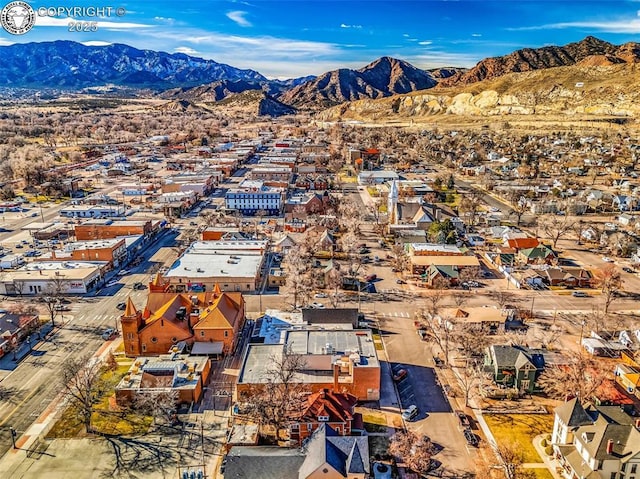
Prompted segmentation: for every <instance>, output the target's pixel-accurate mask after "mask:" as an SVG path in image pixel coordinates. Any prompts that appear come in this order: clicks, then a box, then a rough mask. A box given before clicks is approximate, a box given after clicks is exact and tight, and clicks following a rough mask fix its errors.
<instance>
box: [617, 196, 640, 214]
mask: <svg viewBox="0 0 640 479" xmlns="http://www.w3.org/2000/svg"><path fill="white" fill-rule="evenodd" d="M637 203H638V202H637V200H636V199H635V198H634V197H633V196H627V195H614V196H613V198H612V199H611V205H612V206H613V208H614V209H616V210H618V211H632V210H635V209H636V206H637Z"/></svg>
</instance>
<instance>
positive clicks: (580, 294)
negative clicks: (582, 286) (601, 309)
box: [571, 291, 589, 298]
mask: <svg viewBox="0 0 640 479" xmlns="http://www.w3.org/2000/svg"><path fill="white" fill-rule="evenodd" d="M571 296H574V297H576V298H588V297H589V294H588V293H585V292H584V291H574V292H573V293H571Z"/></svg>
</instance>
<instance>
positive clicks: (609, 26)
mask: <svg viewBox="0 0 640 479" xmlns="http://www.w3.org/2000/svg"><path fill="white" fill-rule="evenodd" d="M568 28H582V29H587V30H598V31H601V32H608V33H631V34H637V33H638V32H639V31H640V20H638V19H632V20H629V19H621V20H611V21H584V22H559V23H548V24H545V25H534V26H530V27H511V28H507V30H509V31H514V32H515V31H533V30H564V29H568Z"/></svg>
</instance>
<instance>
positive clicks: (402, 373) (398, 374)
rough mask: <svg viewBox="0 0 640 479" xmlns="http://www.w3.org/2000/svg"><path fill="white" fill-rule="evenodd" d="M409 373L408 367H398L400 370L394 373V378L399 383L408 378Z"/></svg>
mask: <svg viewBox="0 0 640 479" xmlns="http://www.w3.org/2000/svg"><path fill="white" fill-rule="evenodd" d="M408 375H409V373H408V372H407V370H406V369H398V371H397V372H396V373H395V374H394V375H393V380H394V381H395V382H397V383H398V382H400V381H402V380H403V379H404V378H406V377H407V376H408Z"/></svg>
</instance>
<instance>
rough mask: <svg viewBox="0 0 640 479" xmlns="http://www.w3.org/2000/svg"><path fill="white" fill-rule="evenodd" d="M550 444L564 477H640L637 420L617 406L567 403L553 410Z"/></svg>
mask: <svg viewBox="0 0 640 479" xmlns="http://www.w3.org/2000/svg"><path fill="white" fill-rule="evenodd" d="M551 444H552V446H553V451H554V455H555V456H556V458H557V459H558V461H559V462H560V464H561V465H562V467H563V471H562V473H563V476H564V477H566V478H569V479H573V478H581V479H582V478H584V479H610V478H611V479H622V478H627V479H631V478H633V479H637V478H638V477H640V420H638V418H637V417H634V416H631V415H629V414H628V413H627V412H626V411H625V410H624V408H621V407H620V406H591V405H587V406H583V405H581V404H580V402H579V400H578V398H574V399H571V400H570V401H567V402H566V403H564V404H562V405H561V406H558V407H557V408H556V409H555V419H554V423H553V433H552V436H551Z"/></svg>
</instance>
